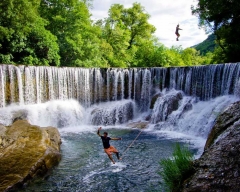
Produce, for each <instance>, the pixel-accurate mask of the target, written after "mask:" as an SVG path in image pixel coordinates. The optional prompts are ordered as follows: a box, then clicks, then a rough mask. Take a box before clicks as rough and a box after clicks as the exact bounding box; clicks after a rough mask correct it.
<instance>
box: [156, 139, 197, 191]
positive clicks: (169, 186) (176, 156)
mask: <svg viewBox="0 0 240 192" xmlns="http://www.w3.org/2000/svg"><path fill="white" fill-rule="evenodd" d="M192 161H193V154H192V153H191V152H190V151H189V149H188V148H187V147H181V146H180V144H179V143H177V144H176V145H175V148H174V151H173V157H172V158H168V159H162V160H161V161H160V162H159V164H160V165H161V167H162V169H163V170H162V172H159V174H160V175H161V176H162V178H163V181H164V184H165V188H166V191H171V192H175V191H179V190H180V188H181V184H182V183H183V181H184V180H185V179H186V178H188V177H189V176H190V175H191V174H192V173H193V165H192Z"/></svg>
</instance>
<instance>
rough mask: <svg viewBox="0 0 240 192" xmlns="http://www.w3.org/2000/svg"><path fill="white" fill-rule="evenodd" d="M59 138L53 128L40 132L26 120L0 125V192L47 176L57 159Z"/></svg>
mask: <svg viewBox="0 0 240 192" xmlns="http://www.w3.org/2000/svg"><path fill="white" fill-rule="evenodd" d="M60 144H61V138H60V134H59V132H58V130H57V129H56V128H53V127H47V128H40V127H38V126H34V125H31V124H29V123H28V122H27V121H26V120H17V121H15V122H14V123H13V124H12V125H11V126H9V127H4V126H2V125H0V191H13V190H16V189H17V188H18V187H21V186H22V185H23V184H24V183H26V182H27V181H28V180H30V179H32V178H33V177H35V176H37V175H39V176H43V175H44V174H46V172H47V171H48V170H49V169H51V168H52V167H53V166H54V165H56V164H57V163H58V162H59V161H60V159H61V154H60V152H59V151H60Z"/></svg>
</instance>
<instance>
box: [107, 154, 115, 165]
mask: <svg viewBox="0 0 240 192" xmlns="http://www.w3.org/2000/svg"><path fill="white" fill-rule="evenodd" d="M108 157H109V159H110V160H111V161H112V162H113V164H115V161H114V160H113V158H112V155H108Z"/></svg>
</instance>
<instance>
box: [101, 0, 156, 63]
mask: <svg viewBox="0 0 240 192" xmlns="http://www.w3.org/2000/svg"><path fill="white" fill-rule="evenodd" d="M149 18H150V15H148V14H147V13H145V10H144V8H143V7H142V6H141V5H140V4H139V3H134V4H133V6H132V7H131V8H124V7H123V5H120V4H114V5H113V6H112V7H111V8H110V10H109V13H108V18H106V19H105V20H104V21H102V30H103V38H104V39H105V40H106V42H107V43H108V44H109V45H110V46H111V47H112V50H113V55H112V57H111V58H110V57H109V58H106V59H107V60H108V61H109V63H110V65H111V66H115V67H117V66H121V67H129V66H132V65H137V63H136V59H135V57H136V52H137V50H138V49H139V48H140V47H141V46H144V45H146V44H148V42H147V41H150V42H152V37H153V33H154V32H155V27H154V26H153V25H151V24H150V23H149V22H148V19H149ZM134 63H135V64H134Z"/></svg>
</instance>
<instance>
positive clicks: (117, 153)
mask: <svg viewBox="0 0 240 192" xmlns="http://www.w3.org/2000/svg"><path fill="white" fill-rule="evenodd" d="M116 156H117V158H118V160H121V158H120V156H119V152H116Z"/></svg>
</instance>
